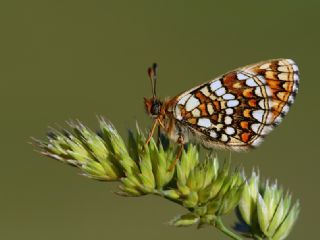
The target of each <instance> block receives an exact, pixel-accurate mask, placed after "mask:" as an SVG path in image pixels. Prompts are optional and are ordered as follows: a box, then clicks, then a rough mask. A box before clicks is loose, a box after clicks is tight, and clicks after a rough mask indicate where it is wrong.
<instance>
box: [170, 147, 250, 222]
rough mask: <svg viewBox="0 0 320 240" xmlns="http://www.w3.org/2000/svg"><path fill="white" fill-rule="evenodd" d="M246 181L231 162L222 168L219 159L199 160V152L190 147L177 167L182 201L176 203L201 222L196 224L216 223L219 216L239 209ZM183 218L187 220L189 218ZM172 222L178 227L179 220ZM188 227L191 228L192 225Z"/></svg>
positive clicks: (178, 188) (178, 185)
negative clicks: (232, 167) (233, 168)
mask: <svg viewBox="0 0 320 240" xmlns="http://www.w3.org/2000/svg"><path fill="white" fill-rule="evenodd" d="M243 182H244V179H243V177H242V175H241V174H240V172H239V171H238V170H231V167H230V164H229V162H225V163H224V165H223V166H222V167H219V163H218V159H217V158H216V157H214V158H206V159H205V160H204V161H199V156H198V150H197V149H196V147H195V146H192V145H190V146H189V148H188V150H187V152H184V153H183V154H182V157H181V160H180V162H179V163H178V164H177V191H178V195H179V198H178V199H176V200H179V201H180V202H181V204H182V205H183V206H184V207H186V208H188V209H189V211H190V212H191V213H192V214H193V216H194V217H195V219H198V221H194V222H192V221H191V222H192V223H199V225H198V226H199V227H201V226H203V225H204V224H214V221H215V219H216V218H217V217H219V216H222V215H225V214H227V213H229V212H230V211H232V210H233V209H234V208H235V207H236V206H237V204H238V202H239V199H240V196H241V193H242V188H243V186H244V184H243ZM188 216H190V215H189V214H188ZM181 218H182V219H184V218H185V215H183V216H181ZM175 220H176V221H177V222H178V225H179V226H181V225H183V224H181V222H180V219H179V218H176V219H175ZM191 222H190V223H191ZM172 223H173V224H175V221H173V222H172ZM185 225H189V222H188V223H186V224H185Z"/></svg>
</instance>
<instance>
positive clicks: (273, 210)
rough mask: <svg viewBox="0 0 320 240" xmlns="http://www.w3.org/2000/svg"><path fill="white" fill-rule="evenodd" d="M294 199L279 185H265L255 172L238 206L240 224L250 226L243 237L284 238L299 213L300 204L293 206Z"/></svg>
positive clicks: (247, 183)
mask: <svg viewBox="0 0 320 240" xmlns="http://www.w3.org/2000/svg"><path fill="white" fill-rule="evenodd" d="M291 199H292V197H291V195H290V194H289V193H286V194H284V193H283V189H282V188H279V187H278V185H277V183H274V184H272V185H271V186H270V184H269V182H268V181H266V182H265V183H262V182H260V178H259V175H258V174H256V173H255V172H253V174H252V176H251V179H250V180H249V181H247V182H246V184H245V186H244V190H243V192H242V196H241V199H240V203H239V206H238V209H239V213H240V221H243V222H242V224H245V225H246V227H247V228H246V229H247V230H246V231H244V234H246V235H252V236H254V237H256V238H257V239H264V238H267V239H272V240H280V239H285V238H286V237H287V236H288V234H289V233H290V230H291V229H292V227H293V225H294V223H295V221H296V220H297V217H298V214H299V211H300V207H299V202H298V201H297V202H296V203H295V204H293V206H292V204H291V203H292V201H291Z"/></svg>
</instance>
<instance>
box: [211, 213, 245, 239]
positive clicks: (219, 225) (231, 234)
mask: <svg viewBox="0 0 320 240" xmlns="http://www.w3.org/2000/svg"><path fill="white" fill-rule="evenodd" d="M215 227H216V228H217V229H219V230H220V231H221V232H223V233H224V234H226V235H227V236H229V237H230V238H232V239H235V240H242V238H241V237H240V236H238V235H237V234H235V233H234V232H232V231H230V230H229V229H228V228H227V227H226V226H225V225H224V224H223V222H222V220H221V218H220V217H217V218H216V220H215Z"/></svg>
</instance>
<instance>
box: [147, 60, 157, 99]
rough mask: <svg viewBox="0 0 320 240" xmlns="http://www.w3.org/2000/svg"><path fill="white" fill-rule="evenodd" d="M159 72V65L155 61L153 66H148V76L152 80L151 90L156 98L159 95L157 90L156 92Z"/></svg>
mask: <svg viewBox="0 0 320 240" xmlns="http://www.w3.org/2000/svg"><path fill="white" fill-rule="evenodd" d="M157 72H158V65H157V64H156V63H154V64H153V65H152V67H149V68H148V76H149V79H150V81H151V90H152V96H153V98H154V99H156V97H157V92H156V89H157V78H158V76H157Z"/></svg>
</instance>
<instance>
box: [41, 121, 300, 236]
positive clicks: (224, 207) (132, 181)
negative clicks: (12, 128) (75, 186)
mask: <svg viewBox="0 0 320 240" xmlns="http://www.w3.org/2000/svg"><path fill="white" fill-rule="evenodd" d="M99 122H100V130H99V132H94V131H92V130H90V129H89V128H88V127H85V126H84V125H83V124H81V123H80V122H76V123H71V124H70V128H71V131H66V130H62V131H56V130H53V131H52V132H50V133H49V134H48V139H47V141H39V140H36V143H37V146H38V147H39V148H40V152H41V153H42V154H44V155H46V156H49V157H51V158H54V159H57V160H59V161H61V162H64V163H67V164H69V165H72V166H76V167H78V168H79V169H80V170H81V173H82V175H84V176H86V177H89V178H92V179H97V180H102V181H119V182H120V186H119V188H120V191H118V192H117V193H118V194H119V195H122V196H141V195H145V194H155V195H158V196H161V197H164V198H166V199H169V200H171V201H173V202H175V203H178V204H179V205H181V206H183V207H185V208H186V209H187V210H188V212H187V213H186V214H184V215H181V216H179V217H176V218H175V219H173V220H172V221H171V224H172V225H175V226H190V225H194V224H197V226H198V227H202V226H205V225H211V226H214V227H216V228H217V229H219V230H220V231H221V232H223V233H224V234H226V235H227V236H229V237H230V238H232V239H241V237H239V236H238V235H236V234H235V233H233V232H231V231H230V230H229V229H227V228H226V227H225V226H224V224H223V222H222V216H224V215H226V214H228V213H230V212H231V211H233V210H234V209H235V208H236V207H237V205H238V209H239V212H240V213H241V218H242V219H243V222H244V223H245V224H246V226H247V227H248V231H246V232H245V233H246V234H250V235H248V236H249V237H253V238H256V239H262V238H264V237H268V238H269V239H284V238H285V237H286V236H287V235H288V233H289V231H290V229H291V228H292V226H293V223H294V222H295V221H296V219H297V216H298V213H299V204H298V203H296V204H294V206H293V207H291V196H290V195H289V194H286V195H284V194H283V192H282V190H281V189H278V187H277V184H273V185H272V186H269V184H268V183H266V184H265V185H263V186H262V187H261V184H260V182H259V177H258V175H257V174H255V172H254V173H253V175H252V177H251V179H250V180H248V181H247V180H246V179H245V177H244V175H243V174H242V173H241V172H242V171H241V170H240V169H233V168H232V167H230V162H229V161H225V162H224V163H223V164H222V165H220V164H219V161H218V159H217V157H216V156H210V155H209V156H207V157H206V158H205V159H204V160H202V161H201V160H200V159H199V147H198V146H196V145H192V144H189V145H187V146H186V148H185V149H183V151H182V155H181V157H180V160H179V161H178V163H177V164H176V166H175V168H174V169H173V170H172V171H169V168H170V166H171V164H172V161H174V160H175V158H176V156H177V153H178V148H179V146H178V145H177V144H175V143H170V144H161V143H160V144H159V145H158V144H156V142H155V141H154V140H153V139H151V141H150V142H149V144H147V145H146V144H145V142H146V138H145V136H144V134H143V133H142V132H141V131H140V130H139V128H138V127H137V131H136V133H132V132H129V138H128V144H126V143H125V141H124V140H123V139H122V138H121V136H120V135H119V133H118V132H117V131H116V129H115V128H114V126H113V125H112V124H111V123H110V122H108V121H106V120H104V119H102V118H101V119H99ZM164 146H165V147H164ZM259 186H260V187H259ZM239 202H240V204H239ZM242 232H244V231H242ZM269 236H270V237H269ZM271 237H272V238H271Z"/></svg>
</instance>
